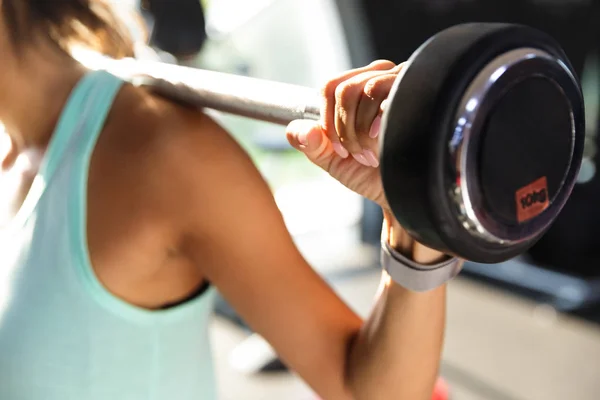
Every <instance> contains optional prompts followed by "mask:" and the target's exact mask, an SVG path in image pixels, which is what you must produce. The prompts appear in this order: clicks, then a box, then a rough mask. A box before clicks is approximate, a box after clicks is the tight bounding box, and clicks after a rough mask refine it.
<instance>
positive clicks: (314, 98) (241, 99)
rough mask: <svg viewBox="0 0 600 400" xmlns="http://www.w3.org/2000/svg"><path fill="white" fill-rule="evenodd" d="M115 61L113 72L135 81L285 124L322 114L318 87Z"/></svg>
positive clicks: (194, 101)
mask: <svg viewBox="0 0 600 400" xmlns="http://www.w3.org/2000/svg"><path fill="white" fill-rule="evenodd" d="M110 64H111V65H110V67H109V68H107V69H108V70H109V71H110V72H112V73H114V74H116V75H119V76H121V77H122V78H124V79H126V80H127V81H129V82H131V83H133V84H135V85H140V86H146V87H149V88H150V89H151V90H153V91H156V92H157V93H159V94H161V95H163V96H167V97H169V98H172V99H174V100H179V101H183V102H184V103H186V104H193V105H195V106H198V107H206V108H211V109H214V110H218V111H223V112H226V113H231V114H236V115H240V116H244V117H248V118H253V119H257V120H261V121H267V122H272V123H276V124H281V125H287V124H288V123H290V122H291V121H293V120H296V119H310V120H319V119H320V116H321V110H320V108H321V100H320V97H319V95H318V92H317V91H316V90H315V89H311V88H307V87H304V86H299V85H292V84H287V83H282V82H275V81H269V80H264V79H258V78H250V77H245V76H239V75H233V74H227V73H222V72H215V71H208V70H201V69H195V68H189V67H182V66H178V65H171V64H165V63H159V62H152V61H134V60H129V61H125V60H121V61H111V62H110Z"/></svg>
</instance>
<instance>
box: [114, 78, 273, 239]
mask: <svg viewBox="0 0 600 400" xmlns="http://www.w3.org/2000/svg"><path fill="white" fill-rule="evenodd" d="M115 105H116V107H115V111H114V114H113V116H112V124H113V125H114V129H111V126H110V124H111V121H109V122H108V124H107V133H108V132H110V131H111V130H112V132H113V133H112V134H110V133H109V134H108V135H107V138H106V141H105V142H106V143H105V144H106V145H108V146H109V147H111V151H110V154H111V156H112V161H111V162H113V163H118V162H119V161H118V160H121V161H120V162H121V163H124V164H126V165H127V169H128V171H129V172H128V174H129V173H131V174H133V176H131V179H133V180H135V181H136V182H139V183H140V184H136V185H135V186H136V187H139V188H140V189H141V190H143V193H141V195H143V197H144V198H148V199H154V201H156V204H154V208H155V210H157V212H159V213H160V212H164V214H165V218H168V219H169V221H172V222H174V223H179V224H181V223H185V222H181V221H177V219H178V218H180V219H182V220H183V221H191V220H198V221H205V222H207V223H208V222H210V221H209V220H208V219H207V215H209V216H210V217H211V219H214V218H218V216H219V210H221V209H223V208H224V207H227V204H228V203H229V202H230V199H231V197H232V196H239V195H259V197H261V196H262V197H265V196H267V197H270V190H269V188H268V187H267V185H266V183H265V182H264V181H263V179H262V176H261V175H260V173H259V172H258V170H257V169H256V167H255V165H254V163H253V162H252V160H251V159H250V157H249V156H248V154H247V153H246V152H245V150H244V149H243V148H242V147H241V146H240V145H239V144H238V142H237V141H236V140H235V139H234V138H233V137H232V136H231V135H230V134H229V133H228V132H227V131H226V130H224V129H223V128H222V127H221V126H220V125H219V124H218V123H217V122H215V121H214V120H213V119H212V118H211V117H209V116H208V115H206V114H205V113H204V112H202V111H200V110H198V109H195V108H190V107H186V106H184V105H179V104H176V103H173V102H171V101H169V100H167V99H163V98H161V97H158V96H154V95H150V94H149V93H147V92H145V91H143V90H141V89H136V88H132V87H127V88H126V89H124V91H123V92H122V94H121V95H120V97H119V98H118V99H117V103H116V104H115ZM244 190H245V192H244ZM186 201H189V202H193V204H186ZM202 203H205V204H202ZM202 205H204V207H203V206H202ZM207 207H208V208H207ZM209 210H210V212H209ZM194 213H195V214H197V215H192V214H194ZM196 229H197V227H196Z"/></svg>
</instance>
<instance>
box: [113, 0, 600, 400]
mask: <svg viewBox="0 0 600 400" xmlns="http://www.w3.org/2000/svg"><path fill="white" fill-rule="evenodd" d="M113 1H115V2H116V3H118V4H119V5H120V6H124V7H125V8H126V7H129V8H134V9H136V10H138V11H140V12H141V13H142V15H143V22H144V25H145V28H146V31H147V34H148V35H147V36H146V35H145V34H144V33H143V32H142V31H138V30H136V35H137V36H136V37H137V38H138V40H139V41H140V48H139V54H138V57H140V58H147V57H152V58H158V59H160V60H162V61H164V62H169V63H179V64H183V65H187V66H192V67H197V68H204V69H211V70H217V71H223V72H230V73H235V74H240V75H247V76H253V77H258V78H266V79H271V80H276V81H282V82H288V83H295V84H302V85H306V86H312V87H318V86H320V85H321V84H322V83H323V82H324V81H325V80H326V79H327V78H329V77H331V76H332V75H334V74H336V73H338V72H340V71H343V70H347V69H350V68H353V67H358V66H362V65H365V64H368V63H370V62H371V61H373V60H375V59H379V58H384V59H389V60H392V61H395V62H398V63H399V62H402V61H404V60H406V59H407V58H408V57H409V56H410V54H411V53H412V52H413V51H414V50H416V48H417V47H418V46H419V45H420V44H421V43H423V42H424V41H426V40H427V39H428V38H429V37H430V36H432V35H434V34H435V33H436V32H438V31H440V30H442V29H444V28H447V27H449V26H452V25H455V24H458V23H463V22H491V21H501V22H517V23H524V24H527V25H530V26H533V27H535V28H538V29H542V30H544V31H546V32H547V33H549V34H551V35H552V36H554V37H555V38H556V39H557V40H558V41H559V42H560V43H561V44H562V46H563V47H564V49H565V51H566V53H567V54H568V56H569V58H570V59H571V61H572V62H573V64H574V67H575V69H576V70H577V73H578V75H579V77H580V79H581V82H582V85H583V88H584V96H585V101H586V114H587V130H588V131H587V142H586V149H585V160H584V164H583V167H582V169H581V174H580V176H579V183H578V185H577V186H576V188H575V190H574V193H573V195H572V197H571V199H570V201H569V203H568V204H567V206H566V208H565V210H564V211H563V213H562V215H561V217H560V218H559V219H558V221H557V222H556V223H555V224H554V225H553V227H552V229H551V230H550V231H549V232H548V233H547V234H546V235H545V237H544V238H543V239H542V240H541V241H540V242H539V243H538V244H537V245H536V246H535V247H534V248H533V249H532V250H531V251H530V252H529V253H528V254H526V255H524V256H523V257H519V258H518V259H514V260H511V261H509V262H506V263H503V264H499V265H478V264H473V263H469V264H467V265H465V269H464V272H463V273H462V274H461V276H460V277H459V278H458V279H456V280H455V281H453V282H452V283H451V284H450V288H449V304H448V324H447V338H446V344H445V350H444V357H443V364H442V371H441V373H442V375H443V377H444V378H445V379H446V380H447V381H448V382H449V385H450V391H451V398H452V399H453V400H474V399H484V400H538V399H540V400H542V399H543V400H554V399H556V400H559V399H560V400H564V399H577V400H585V399H590V400H592V399H600V326H599V323H600V268H599V267H600V211H599V210H597V209H596V207H597V206H598V205H599V204H600V176H598V175H597V174H596V168H597V167H596V165H597V163H598V161H599V155H598V153H597V151H596V149H597V143H598V142H597V140H598V139H597V130H598V127H599V122H600V121H599V118H598V104H599V101H600V94H599V89H600V82H599V80H600V70H599V69H598V48H599V45H600V2H598V1H592V0H562V1H561V0H498V1H492V0H487V1H476V0H303V1H298V0H204V1H201V2H200V1H199V0H123V1H116V0H113ZM132 29H136V27H135V24H133V23H132ZM146 45H148V46H146ZM150 50H152V51H150ZM214 116H215V118H217V119H218V120H219V121H220V123H221V124H223V125H224V126H225V127H226V128H227V129H228V130H229V131H230V132H231V133H232V134H233V135H234V136H235V137H236V138H237V140H238V141H239V142H240V143H241V144H242V145H243V146H244V147H245V148H246V149H247V151H248V152H249V153H250V155H251V156H252V157H253V159H254V160H255V162H256V165H257V166H258V167H259V169H260V170H261V172H262V173H263V175H264V177H265V178H266V180H267V181H268V182H269V184H270V185H271V187H272V191H273V194H274V196H275V198H276V200H277V203H278V205H279V207H280V209H281V212H282V213H283V215H284V218H285V220H286V223H287V225H288V227H289V230H290V232H291V233H292V235H293V236H294V238H295V240H296V242H297V244H298V246H299V248H300V249H301V251H302V252H303V254H304V255H305V257H306V258H307V259H308V260H309V261H310V262H311V263H312V265H313V266H314V268H315V269H316V270H317V271H318V272H319V273H321V274H322V275H323V276H324V277H325V278H326V279H327V280H328V282H330V284H331V286H332V287H333V288H334V289H335V290H336V291H337V292H338V293H339V294H340V295H341V296H342V297H343V298H344V299H345V300H346V301H347V302H348V303H349V304H350V305H351V306H352V307H354V308H355V310H357V311H358V312H359V313H360V314H362V315H367V314H368V313H369V311H370V308H371V306H372V304H373V296H374V294H375V291H376V288H377V285H378V282H379V277H380V268H379V259H378V258H379V236H380V231H381V222H382V216H381V213H380V211H379V209H378V208H377V207H376V206H374V205H373V204H371V203H369V202H367V201H363V200H362V199H361V198H360V197H358V196H356V195H354V194H353V193H351V192H349V191H348V190H346V189H345V188H344V187H342V186H341V185H339V184H338V183H337V182H336V181H333V180H332V179H331V178H329V176H327V175H325V174H324V173H322V172H321V171H320V170H318V169H317V168H316V167H313V166H312V165H311V164H309V163H308V162H307V161H306V160H305V159H304V156H303V155H302V154H298V153H297V152H295V151H294V150H293V149H291V148H290V146H289V145H288V144H287V141H286V140H285V136H284V134H283V128H282V127H281V126H276V125H271V124H268V123H263V122H257V121H252V120H248V119H244V118H240V117H235V116H230V115H224V114H219V113H216V112H215V113H214ZM307 210H310V212H307ZM309 295H310V293H307V296H309ZM211 332H212V338H213V343H214V357H215V362H216V366H217V372H218V379H219V387H220V389H219V390H220V398H221V399H224V400H230V399H299V400H300V399H302V400H308V399H315V396H314V395H313V394H312V393H311V391H310V390H309V389H308V388H307V387H306V386H305V385H303V384H302V383H301V382H300V381H299V380H298V379H297V378H296V377H295V376H294V375H293V374H292V373H289V372H288V371H287V370H286V368H285V366H284V365H282V364H281V363H280V362H279V360H278V359H277V355H276V354H274V353H273V351H272V349H271V348H270V347H269V346H268V344H267V343H265V342H264V341H263V340H262V338H260V337H258V336H256V335H253V333H252V332H251V330H250V329H248V328H247V327H246V326H245V324H244V322H243V321H242V320H240V319H239V317H238V316H237V315H236V313H235V311H234V310H232V309H231V308H230V307H229V306H228V304H227V303H226V302H225V301H224V300H223V299H219V300H218V302H217V305H216V309H215V316H214V318H213V322H212V326H211Z"/></svg>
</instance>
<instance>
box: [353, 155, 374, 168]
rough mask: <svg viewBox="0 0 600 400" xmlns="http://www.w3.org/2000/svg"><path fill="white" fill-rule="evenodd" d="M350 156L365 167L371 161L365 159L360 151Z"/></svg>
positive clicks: (368, 165) (369, 164)
mask: <svg viewBox="0 0 600 400" xmlns="http://www.w3.org/2000/svg"><path fill="white" fill-rule="evenodd" d="M352 157H354V159H355V160H356V161H358V162H359V163H361V164H362V165H364V166H365V167H370V166H371V163H370V162H369V161H367V159H366V158H365V156H364V155H363V154H361V153H358V154H352Z"/></svg>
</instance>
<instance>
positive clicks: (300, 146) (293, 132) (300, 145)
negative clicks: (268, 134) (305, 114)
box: [286, 120, 336, 168]
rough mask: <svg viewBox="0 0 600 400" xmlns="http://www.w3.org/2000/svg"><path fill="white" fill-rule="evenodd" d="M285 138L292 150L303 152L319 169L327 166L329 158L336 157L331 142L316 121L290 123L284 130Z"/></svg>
mask: <svg viewBox="0 0 600 400" xmlns="http://www.w3.org/2000/svg"><path fill="white" fill-rule="evenodd" d="M286 136H287V139H288V142H290V145H292V147H293V148H295V149H296V150H299V151H301V152H303V153H304V154H305V155H306V157H308V159H309V160H310V161H312V162H313V163H315V164H316V165H318V166H319V167H321V168H325V167H326V165H329V164H330V161H331V158H332V157H335V156H336V153H335V151H334V150H333V146H332V145H331V141H330V140H329V138H328V137H327V135H326V134H325V132H324V131H323V128H322V127H321V125H320V123H319V122H317V121H307V120H296V121H292V122H291V123H290V124H289V125H288V127H287V129H286Z"/></svg>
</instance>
